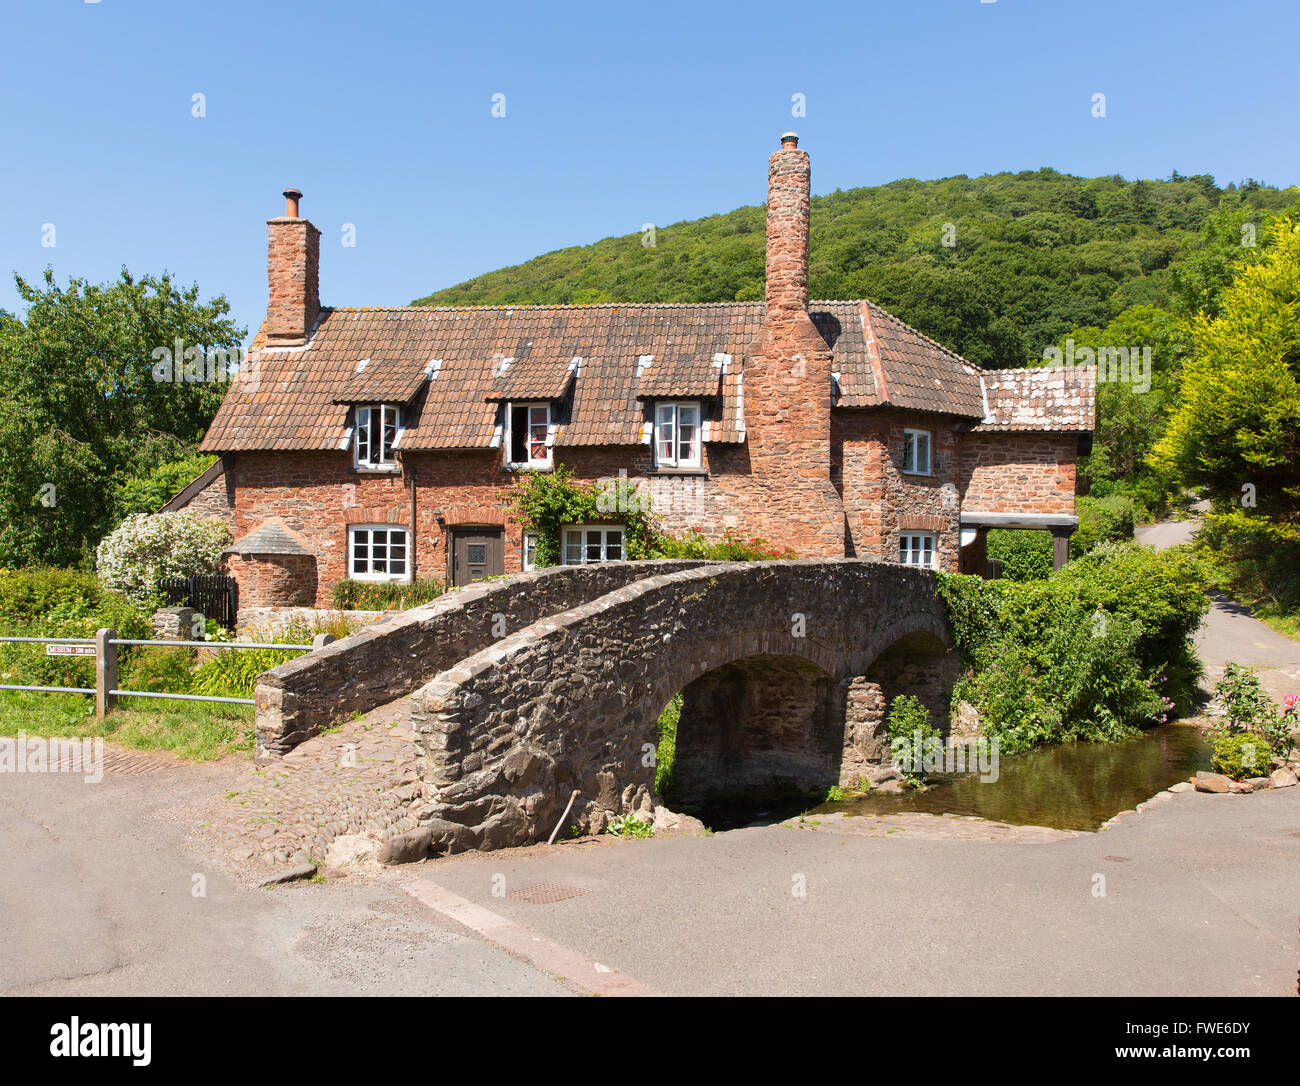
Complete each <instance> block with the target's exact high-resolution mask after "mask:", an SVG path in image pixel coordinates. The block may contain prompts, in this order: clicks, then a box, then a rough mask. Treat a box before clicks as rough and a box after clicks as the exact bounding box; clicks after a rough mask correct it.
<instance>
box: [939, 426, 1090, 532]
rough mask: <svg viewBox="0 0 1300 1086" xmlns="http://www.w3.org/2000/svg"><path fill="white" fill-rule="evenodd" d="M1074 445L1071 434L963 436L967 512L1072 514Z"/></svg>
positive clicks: (1075, 441) (1075, 438) (985, 434)
mask: <svg viewBox="0 0 1300 1086" xmlns="http://www.w3.org/2000/svg"><path fill="white" fill-rule="evenodd" d="M1078 445H1079V443H1078V438H1077V437H1076V436H1075V435H1073V434H1040V433H983V434H966V435H965V436H964V437H963V439H962V474H963V483H962V488H963V490H964V491H965V503H964V505H965V508H966V510H967V511H968V512H969V511H974V512H981V513H1062V514H1066V515H1070V516H1072V515H1073V514H1074V484H1075V467H1076V460H1077V457H1078Z"/></svg>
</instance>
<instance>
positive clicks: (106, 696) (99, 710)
mask: <svg viewBox="0 0 1300 1086" xmlns="http://www.w3.org/2000/svg"><path fill="white" fill-rule="evenodd" d="M333 640H334V635H333V634H317V635H316V636H315V637H314V638H313V639H312V643H311V644H310V645H289V644H284V643H281V642H276V641H168V640H165V639H157V638H155V639H152V640H148V641H142V640H138V639H135V638H119V637H118V636H117V631H116V630H115V629H113V628H112V627H106V628H105V629H102V630H98V631H96V633H95V636H94V637H0V643H4V642H11V643H13V642H17V643H21V644H37V645H46V646H49V645H85V646H93V647H94V650H95V651H94V652H93V653H91V652H77V653H52V652H50V651H49V649H48V648H47V649H46V655H49V656H63V655H67V656H82V657H85V658H87V659H90V658H91V657H93V658H94V660H95V685H94V686H93V687H88V686H24V685H19V684H16V683H0V690H24V691H28V692H32V693H38V694H94V695H95V715H96V716H98V717H101V718H102V717H104V716H106V715H107V714H108V713H109V712H110V711H111V710H112V709H113V708H114V707H115V706H116V705H117V699H118V698H166V699H169V700H172V701H213V702H220V703H222V704H225V705H252V704H254V701H253V699H252V698H223V697H217V696H216V695H214V694H169V693H163V692H161V691H155V690H121V689H119V688H118V685H117V650H118V648H119V647H120V646H123V645H139V646H143V647H147V648H161V649H176V648H203V649H235V650H239V649H280V650H289V651H299V652H313V651H315V650H316V649H322V648H324V647H325V646H326V645H328V644H329V643H330V642H331V641H333Z"/></svg>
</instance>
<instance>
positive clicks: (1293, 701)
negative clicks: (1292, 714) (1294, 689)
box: [1285, 694, 1300, 709]
mask: <svg viewBox="0 0 1300 1086" xmlns="http://www.w3.org/2000/svg"><path fill="white" fill-rule="evenodd" d="M1285 704H1286V707H1287V708H1288V709H1294V708H1295V707H1296V706H1297V705H1300V694H1288V695H1287V696H1286V701H1285Z"/></svg>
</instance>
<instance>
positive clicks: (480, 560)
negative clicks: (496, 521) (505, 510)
mask: <svg viewBox="0 0 1300 1086" xmlns="http://www.w3.org/2000/svg"><path fill="white" fill-rule="evenodd" d="M505 571H506V530H505V529H504V528H453V529H451V583H452V584H455V585H462V584H469V583H470V582H471V581H481V580H482V579H483V578H484V577H500V576H501V575H502V574H503V573H505Z"/></svg>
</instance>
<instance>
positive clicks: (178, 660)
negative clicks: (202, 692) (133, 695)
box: [118, 648, 198, 694]
mask: <svg viewBox="0 0 1300 1086" xmlns="http://www.w3.org/2000/svg"><path fill="white" fill-rule="evenodd" d="M197 657H198V652H197V650H195V649H189V648H177V649H155V648H141V649H140V650H139V653H138V655H137V656H135V657H134V658H133V660H132V661H131V663H130V664H129V666H127V667H121V666H120V665H119V669H118V681H119V685H120V686H121V688H122V689H123V690H148V691H151V692H152V693H155V694H192V693H194V692H195V691H194V690H193V689H192V687H193V683H194V667H195V661H196V659H197Z"/></svg>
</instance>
